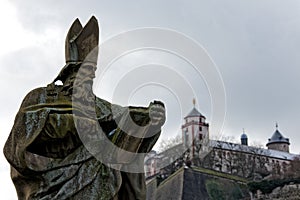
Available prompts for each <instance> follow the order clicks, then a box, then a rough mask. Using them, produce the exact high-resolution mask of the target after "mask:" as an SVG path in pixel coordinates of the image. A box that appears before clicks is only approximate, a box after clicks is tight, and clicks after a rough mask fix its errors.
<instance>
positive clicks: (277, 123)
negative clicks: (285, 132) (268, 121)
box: [275, 122, 278, 130]
mask: <svg viewBox="0 0 300 200" xmlns="http://www.w3.org/2000/svg"><path fill="white" fill-rule="evenodd" d="M275 127H276V130H278V123H277V122H276V125H275Z"/></svg>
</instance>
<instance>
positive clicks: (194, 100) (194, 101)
mask: <svg viewBox="0 0 300 200" xmlns="http://www.w3.org/2000/svg"><path fill="white" fill-rule="evenodd" d="M193 105H194V108H195V105H196V99H195V98H193Z"/></svg>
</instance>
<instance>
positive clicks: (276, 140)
mask: <svg viewBox="0 0 300 200" xmlns="http://www.w3.org/2000/svg"><path fill="white" fill-rule="evenodd" d="M272 143H286V144H290V142H289V139H288V138H285V137H283V135H282V134H281V133H280V132H279V131H278V129H276V131H275V132H274V133H273V135H272V137H271V138H270V139H269V141H268V143H267V146H268V145H269V144H272Z"/></svg>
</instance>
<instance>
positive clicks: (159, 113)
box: [149, 101, 166, 127]
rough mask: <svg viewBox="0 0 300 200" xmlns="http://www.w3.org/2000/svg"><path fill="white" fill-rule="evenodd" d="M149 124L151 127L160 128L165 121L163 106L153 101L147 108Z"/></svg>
mask: <svg viewBox="0 0 300 200" xmlns="http://www.w3.org/2000/svg"><path fill="white" fill-rule="evenodd" d="M149 116H150V120H151V121H150V123H151V125H152V126H159V127H160V126H162V125H163V124H164V123H165V121H166V112H165V107H164V104H163V103H162V102H160V101H154V102H153V103H151V104H150V106H149Z"/></svg>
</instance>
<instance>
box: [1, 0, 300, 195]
mask: <svg viewBox="0 0 300 200" xmlns="http://www.w3.org/2000/svg"><path fill="white" fill-rule="evenodd" d="M92 15H95V16H96V17H97V19H98V20H99V22H100V26H101V42H103V41H106V40H108V39H109V38H111V37H113V36H114V35H118V34H120V33H123V32H126V31H129V30H132V29H137V28H144V27H157V28H162V29H167V30H173V31H176V32H179V33H181V34H183V35H185V36H187V37H189V38H191V39H193V40H195V41H196V42H198V43H199V44H200V45H201V46H202V47H203V48H204V49H205V50H206V52H207V53H208V55H209V56H210V58H211V60H212V61H213V62H214V63H215V66H216V67H217V69H218V70H219V73H220V76H221V77H222V80H223V83H224V88H225V92H226V110H227V113H226V118H225V121H224V127H223V130H222V133H223V134H225V135H229V136H234V137H236V138H237V139H238V138H239V137H240V135H241V133H242V129H243V128H245V130H246V133H247V134H248V137H249V141H250V143H251V142H253V141H256V142H259V143H261V144H263V145H265V144H266V142H267V139H268V138H269V137H271V136H272V134H273V132H274V131H275V122H278V123H279V130H280V131H281V133H282V134H283V135H284V136H285V137H288V138H290V142H291V146H290V147H291V148H290V149H291V152H293V153H299V152H300V147H299V146H298V145H297V144H299V143H300V137H299V136H298V134H299V133H298V131H299V129H300V123H299V119H300V107H299V102H300V87H299V83H300V56H299V55H300V2H299V1H294V0H286V1H279V0H278V1H277V0H264V1H261V0H244V1H240V0H236V1H234V0H223V1H215V0H209V1H198V0H197V1H196V0H195V1H179V0H164V1H159V0H151V1H145V0H144V1H141V0H136V1H133V0H132V1H126V2H125V1H119V2H118V3H116V2H112V1H99V0H97V1H96V0H94V1H79V0H74V1H50V0H43V1H33V0H27V1H21V0H19V1H17V0H10V1H8V0H1V7H0V24H1V26H2V28H1V33H0V36H1V37H0V44H1V48H0V63H1V65H0V66H1V74H0V76H1V79H0V83H1V84H0V90H1V94H2V96H1V105H2V109H1V112H0V138H1V141H0V147H1V149H2V148H3V145H4V142H5V141H6V139H7V137H8V135H9V132H10V129H11V127H12V125H13V120H14V117H15V115H16V113H17V111H18V109H19V106H20V104H21V101H22V99H23V98H24V96H25V95H26V94H27V93H28V92H29V91H30V90H32V89H34V88H36V87H40V86H46V85H47V84H48V83H50V82H51V81H52V80H53V79H54V78H55V76H56V75H57V74H58V72H59V70H60V69H61V68H62V67H63V65H64V62H65V61H64V40H65V36H66V33H67V31H68V28H69V26H70V25H71V23H72V22H73V21H74V20H75V18H77V17H78V18H79V19H80V20H81V22H82V24H85V23H86V22H87V20H88V19H89V18H90V17H91V16H92ZM154 39H155V38H154ZM116 48H117V47H116ZM99 56H100V59H101V55H99ZM151 60H152V61H153V60H154V61H153V62H151ZM153 63H155V64H153ZM120 66H122V70H123V71H122V70H121V71H119V70H118V67H120ZM132 66H135V68H132V69H131V68H130V67H132ZM136 66H140V67H136ZM183 66H184V67H183ZM164 67H165V68H164ZM127 68H128V69H129V68H130V69H131V70H137V71H135V72H134V74H139V75H140V76H139V77H136V79H140V80H143V79H145V78H146V77H147V78H148V79H149V77H151V76H153V75H155V73H154V72H156V73H157V74H160V76H158V77H160V78H161V79H160V81H161V80H162V79H163V78H164V77H165V79H166V80H172V81H173V79H174V80H178V82H177V81H176V84H175V83H174V84H173V85H172V84H170V82H165V83H164V85H163V86H164V87H158V86H157V85H156V86H155V85H149V84H148V85H143V83H142V82H140V83H139V84H141V85H137V86H136V87H137V88H133V91H128V92H129V93H130V94H127V96H126V97H128V98H127V100H128V102H129V103H130V104H131V105H147V103H148V102H149V101H150V100H151V99H155V98H156V97H157V98H158V99H162V100H164V101H165V103H166V107H167V116H168V121H167V123H166V127H165V128H164V132H163V137H164V138H168V137H171V136H175V135H176V134H178V133H180V125H181V123H182V117H184V116H185V115H186V114H187V113H188V112H189V111H190V110H191V109H192V106H193V105H192V99H193V98H194V96H196V98H197V108H198V109H199V111H200V112H201V113H202V114H204V115H206V116H207V119H208V121H209V122H211V121H210V119H211V117H212V113H211V112H212V110H213V109H212V108H213V107H214V105H212V103H211V102H212V100H211V96H210V93H209V89H208V88H209V85H207V83H205V80H204V79H205V78H203V77H202V78H201V76H200V77H199V76H198V75H194V76H193V71H192V70H191V69H192V67H191V66H190V65H189V64H187V63H186V62H184V61H183V60H182V59H180V57H178V56H174V55H170V54H169V53H166V52H162V51H147V50H143V51H139V52H133V53H131V54H128V55H127V56H125V57H124V58H122V59H120V60H118V61H116V62H115V63H114V64H113V65H112V66H111V70H109V71H107V74H106V78H104V79H103V80H106V81H104V85H105V84H106V85H105V86H103V87H105V88H104V90H103V91H104V92H101V94H99V93H97V91H96V93H97V95H98V96H100V97H102V98H106V99H108V100H109V101H113V102H116V103H119V102H120V101H121V100H120V99H118V98H117V97H114V98H112V96H111V94H109V91H110V90H113V89H112V88H110V87H112V85H113V83H121V82H122V81H125V82H126V80H130V77H131V75H132V74H131V75H130V73H129V70H124V69H127ZM149 69H151V70H150V71H147V70H149ZM159 69H163V70H162V72H161V73H160V72H159ZM98 70H101V66H98ZM118 72H119V73H120V74H118ZM143 72H144V75H143ZM168 72H169V73H168ZM148 73H150V74H148ZM151 73H152V74H151ZM164 73H167V74H168V75H166V74H164ZM145 75H148V76H145ZM120 77H121V78H120ZM172 78H173V79H172ZM121 80H122V81H121ZM149 80H150V81H151V78H150V79H149ZM155 80H156V79H155ZM155 80H154V82H155ZM101 83H102V82H101ZM122 83H123V82H122ZM181 83H182V84H181ZM186 83H189V84H190V87H191V88H192V89H193V90H195V91H194V92H195V93H196V94H193V93H190V92H186V93H184V91H177V93H178V94H177V93H176V89H180V86H181V85H184V84H186ZM168 84H170V85H168ZM125 86H127V85H126V84H125ZM139 86H141V87H140V88H139ZM97 87H98V88H97ZM97 87H96V88H95V90H97V89H99V88H100V89H99V91H101V89H103V88H101V87H102V86H101V85H100V86H97ZM123 87H124V84H123ZM134 89H135V90H134ZM153 89H154V90H153ZM105 91H107V92H105ZM172 91H173V93H172ZM174 91H175V95H174ZM181 92H183V93H181ZM179 93H180V94H179ZM176 95H177V97H178V96H179V97H180V99H179V100H178V99H176ZM116 96H118V95H116ZM210 126H211V127H213V126H214V124H210ZM0 162H1V166H0V176H1V178H2V180H1V183H2V184H3V185H1V187H0V190H1V191H0V194H1V195H5V197H6V199H7V198H10V199H16V195H15V192H14V187H13V185H12V183H11V181H10V177H9V165H8V163H7V162H6V160H5V159H4V157H3V155H2V154H1V156H0Z"/></svg>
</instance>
